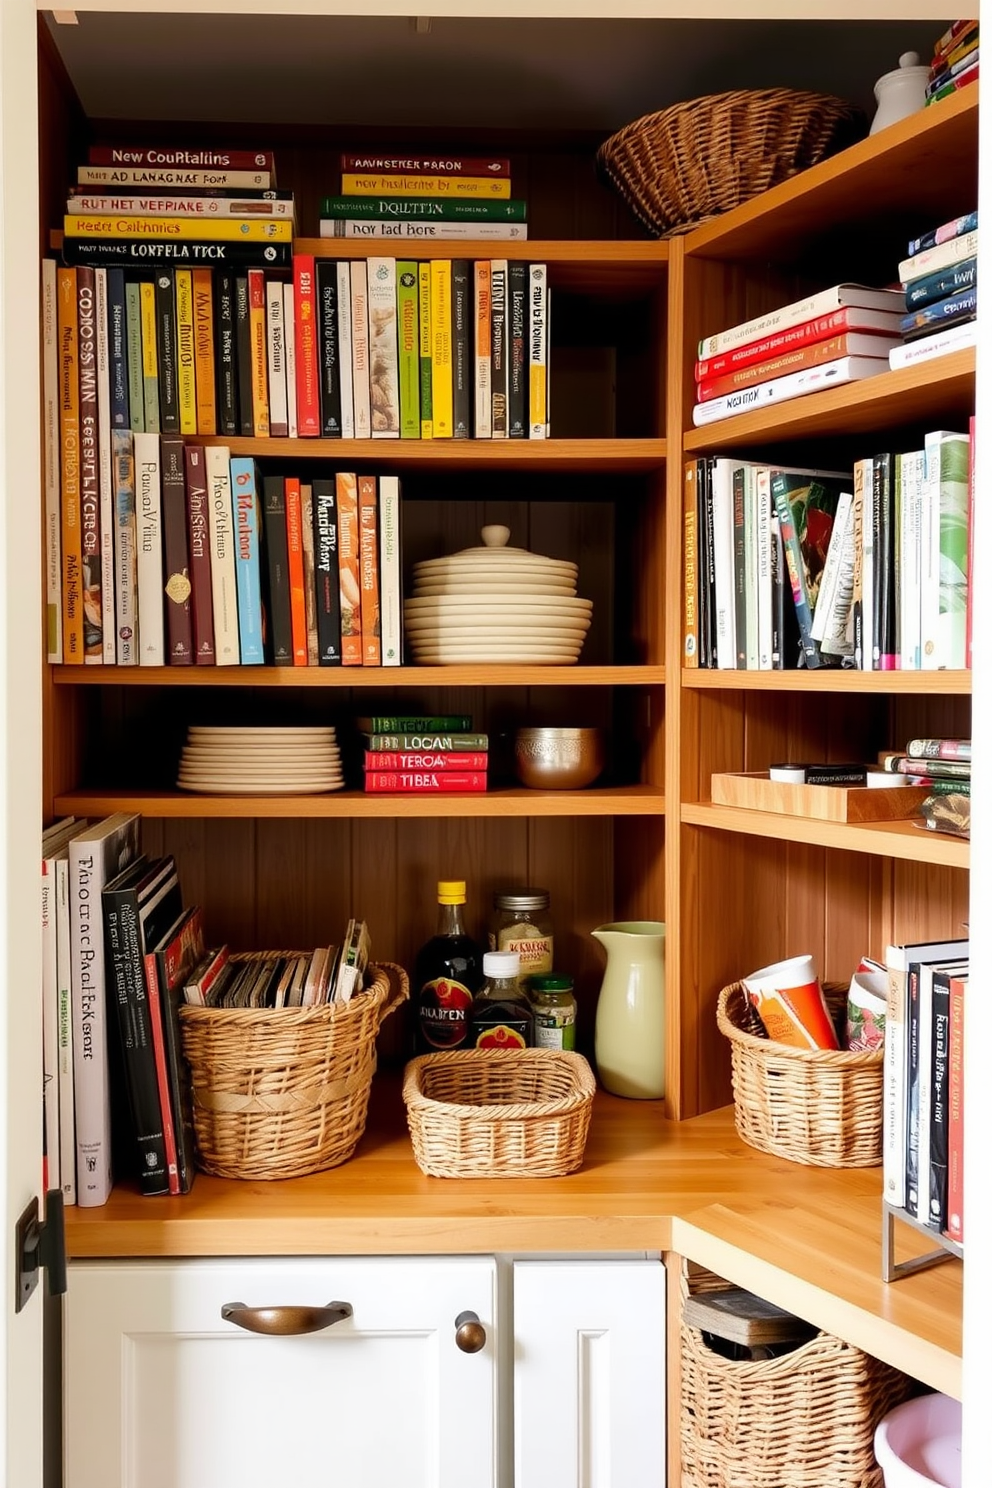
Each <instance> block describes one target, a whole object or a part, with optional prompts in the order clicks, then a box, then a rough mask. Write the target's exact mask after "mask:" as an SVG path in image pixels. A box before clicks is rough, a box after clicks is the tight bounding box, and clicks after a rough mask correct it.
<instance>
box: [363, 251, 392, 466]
mask: <svg viewBox="0 0 992 1488" xmlns="http://www.w3.org/2000/svg"><path fill="white" fill-rule="evenodd" d="M367 270H368V307H369V401H370V408H371V428H372V438H373V439H398V438H399V437H400V374H399V347H398V343H397V337H396V260H395V258H381V257H372V258H370V259H369V260H368V264H367Z"/></svg>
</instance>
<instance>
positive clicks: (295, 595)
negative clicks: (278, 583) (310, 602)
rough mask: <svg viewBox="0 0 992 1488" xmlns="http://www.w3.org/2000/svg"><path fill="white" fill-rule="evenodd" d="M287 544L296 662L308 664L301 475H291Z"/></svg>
mask: <svg viewBox="0 0 992 1488" xmlns="http://www.w3.org/2000/svg"><path fill="white" fill-rule="evenodd" d="M285 492H286V547H287V556H288V568H289V624H290V634H291V636H292V638H293V665H294V666H306V664H307V601H306V588H305V585H304V579H303V502H302V497H301V495H300V480H299V476H296V475H287V477H286V481H285Z"/></svg>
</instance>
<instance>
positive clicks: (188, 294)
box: [176, 269, 203, 434]
mask: <svg viewBox="0 0 992 1488" xmlns="http://www.w3.org/2000/svg"><path fill="white" fill-rule="evenodd" d="M194 272H195V273H197V274H202V273H203V270H202V269H196V270H193V269H177V270H176V388H177V393H178V397H179V432H180V434H195V433H196V341H195V337H194V333H193V274H194Z"/></svg>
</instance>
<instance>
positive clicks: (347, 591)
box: [334, 471, 362, 666]
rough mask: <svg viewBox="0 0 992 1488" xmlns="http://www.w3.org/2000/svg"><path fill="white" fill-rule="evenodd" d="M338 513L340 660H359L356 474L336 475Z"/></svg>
mask: <svg viewBox="0 0 992 1488" xmlns="http://www.w3.org/2000/svg"><path fill="white" fill-rule="evenodd" d="M334 479H335V495H336V500H337V517H338V582H339V585H340V591H341V661H342V663H343V665H344V666H361V664H362V587H361V577H360V553H359V528H358V477H357V476H356V475H354V474H353V473H351V472H341V471H339V472H338V473H337V475H336V476H335V478H334Z"/></svg>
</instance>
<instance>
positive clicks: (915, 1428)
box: [875, 1395, 961, 1488]
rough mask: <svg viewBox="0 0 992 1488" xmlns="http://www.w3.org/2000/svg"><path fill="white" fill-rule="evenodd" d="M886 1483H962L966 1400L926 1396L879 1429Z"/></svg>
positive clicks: (941, 1486)
mask: <svg viewBox="0 0 992 1488" xmlns="http://www.w3.org/2000/svg"><path fill="white" fill-rule="evenodd" d="M875 1456H876V1457H877V1458H878V1465H879V1467H880V1468H881V1469H882V1476H883V1478H884V1479H885V1488H961V1402H960V1401H958V1400H952V1398H951V1397H950V1396H949V1395H920V1396H918V1397H917V1399H915V1400H907V1401H906V1403H905V1405H897V1406H896V1408H895V1410H893V1411H890V1412H889V1414H888V1415H887V1416H885V1417H884V1418H883V1419H882V1420H881V1421H879V1423H878V1425H877V1427H876V1428H875Z"/></svg>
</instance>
